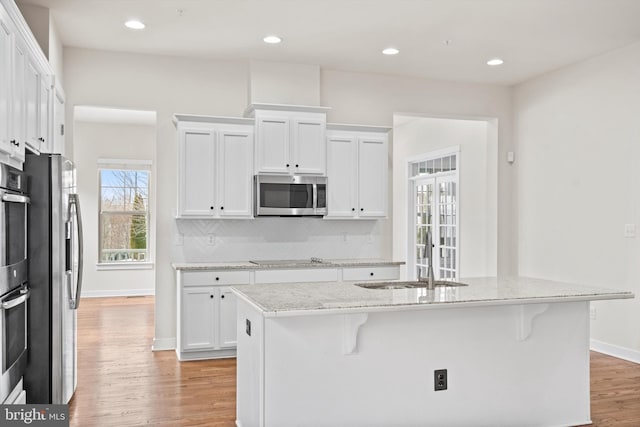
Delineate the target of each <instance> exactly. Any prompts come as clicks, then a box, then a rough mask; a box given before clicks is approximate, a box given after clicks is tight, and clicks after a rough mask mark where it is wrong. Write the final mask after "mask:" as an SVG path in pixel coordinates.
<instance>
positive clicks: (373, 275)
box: [342, 266, 400, 281]
mask: <svg viewBox="0 0 640 427" xmlns="http://www.w3.org/2000/svg"><path fill="white" fill-rule="evenodd" d="M399 278H400V267H398V266H391V267H356V268H345V269H344V270H343V271H342V280H344V281H355V280H397V279H399Z"/></svg>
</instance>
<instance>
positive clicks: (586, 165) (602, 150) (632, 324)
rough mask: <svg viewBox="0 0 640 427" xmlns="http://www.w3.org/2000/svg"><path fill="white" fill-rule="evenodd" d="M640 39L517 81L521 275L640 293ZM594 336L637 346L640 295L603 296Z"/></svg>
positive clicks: (636, 348)
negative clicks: (634, 231)
mask: <svg viewBox="0 0 640 427" xmlns="http://www.w3.org/2000/svg"><path fill="white" fill-rule="evenodd" d="M639 76H640V44H634V45H631V46H629V47H626V48H623V49H619V50H616V51H613V52H610V53H608V54H605V55H602V56H599V57H596V58H592V59H590V60H588V61H585V62H581V63H578V64H575V65H573V66H570V67H566V68H564V69H561V70H559V71H556V72H553V73H550V74H548V75H545V76H542V77H540V78H537V79H534V80H531V81H529V82H526V83H524V84H521V85H519V86H516V87H515V90H514V118H515V124H516V127H515V129H516V133H515V136H516V139H517V153H516V163H515V167H516V169H517V172H518V185H517V194H518V211H519V230H518V233H519V248H518V253H519V257H518V268H519V272H520V274H521V275H524V276H536V277H542V278H549V279H556V280H563V281H568V282H577V283H584V284H591V285H601V286H605V287H615V288H620V289H627V290H631V291H633V292H635V293H636V295H637V296H640V262H638V260H640V241H639V240H638V237H634V238H625V237H624V226H625V224H636V225H637V224H639V223H640V120H639V117H640V96H639V95H640V78H639ZM594 306H595V307H596V309H597V313H596V317H597V318H596V320H594V321H592V328H591V335H592V338H593V339H596V340H598V341H603V342H606V343H609V344H614V345H618V346H622V347H624V348H627V349H632V350H634V351H636V357H637V360H638V361H640V328H638V325H640V298H638V297H636V299H634V300H627V301H608V302H600V303H596V304H594Z"/></svg>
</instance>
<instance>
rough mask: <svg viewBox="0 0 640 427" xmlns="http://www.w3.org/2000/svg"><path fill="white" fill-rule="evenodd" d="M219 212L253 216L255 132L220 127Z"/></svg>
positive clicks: (221, 214)
mask: <svg viewBox="0 0 640 427" xmlns="http://www.w3.org/2000/svg"><path fill="white" fill-rule="evenodd" d="M218 147H219V152H218V159H219V162H218V163H219V164H218V206H217V209H218V214H219V215H220V216H221V217H245V218H250V217H251V216H252V212H253V209H252V207H253V204H252V200H251V199H252V186H253V173H252V165H253V155H252V153H253V132H251V131H249V130H247V131H242V132H239V131H226V130H220V131H218Z"/></svg>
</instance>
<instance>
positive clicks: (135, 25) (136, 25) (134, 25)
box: [124, 19, 146, 30]
mask: <svg viewBox="0 0 640 427" xmlns="http://www.w3.org/2000/svg"><path fill="white" fill-rule="evenodd" d="M124 26H125V27H127V28H131V29H132V30H142V29H144V27H146V25H144V24H143V23H142V22H140V21H138V20H137V19H132V20H130V21H127V22H125V23H124Z"/></svg>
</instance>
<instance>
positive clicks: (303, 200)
mask: <svg viewBox="0 0 640 427" xmlns="http://www.w3.org/2000/svg"><path fill="white" fill-rule="evenodd" d="M254 186H255V188H254V189H255V191H254V194H255V204H254V207H255V208H254V210H255V211H254V214H255V215H256V216H323V215H326V214H327V178H326V177H323V176H303V175H293V176H291V175H256V176H255V177H254Z"/></svg>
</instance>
